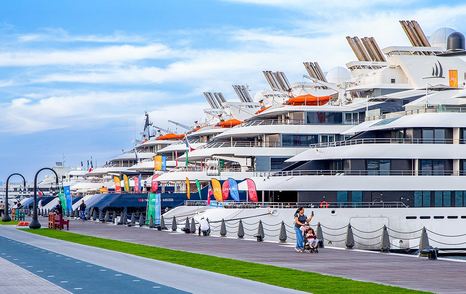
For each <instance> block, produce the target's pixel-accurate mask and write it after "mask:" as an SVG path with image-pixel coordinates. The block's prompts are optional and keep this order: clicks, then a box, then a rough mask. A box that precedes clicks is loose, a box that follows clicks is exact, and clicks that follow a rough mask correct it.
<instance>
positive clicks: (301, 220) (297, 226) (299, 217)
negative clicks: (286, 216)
mask: <svg viewBox="0 0 466 294" xmlns="http://www.w3.org/2000/svg"><path fill="white" fill-rule="evenodd" d="M313 217H314V212H312V214H311V216H310V217H309V218H308V217H307V216H306V215H305V214H304V207H299V208H298V209H297V210H296V212H295V214H294V231H295V233H296V247H295V250H296V252H303V251H304V236H303V232H302V231H301V227H302V226H304V225H305V224H306V223H309V222H311V220H312V218H313Z"/></svg>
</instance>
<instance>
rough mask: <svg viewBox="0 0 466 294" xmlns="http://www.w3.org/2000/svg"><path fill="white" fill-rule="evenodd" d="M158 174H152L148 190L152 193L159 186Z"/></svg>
mask: <svg viewBox="0 0 466 294" xmlns="http://www.w3.org/2000/svg"><path fill="white" fill-rule="evenodd" d="M158 176H159V175H153V176H152V183H151V189H150V191H151V192H152V193H155V192H157V189H158V188H159V182H157V178H158Z"/></svg>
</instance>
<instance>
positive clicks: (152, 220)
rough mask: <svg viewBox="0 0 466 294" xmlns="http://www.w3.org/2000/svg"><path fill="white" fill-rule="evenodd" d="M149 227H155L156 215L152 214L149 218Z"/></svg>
mask: <svg viewBox="0 0 466 294" xmlns="http://www.w3.org/2000/svg"><path fill="white" fill-rule="evenodd" d="M149 228H151V229H153V228H155V224H154V217H153V216H152V215H151V216H150V218H149Z"/></svg>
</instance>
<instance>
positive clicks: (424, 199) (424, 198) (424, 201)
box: [414, 191, 430, 207]
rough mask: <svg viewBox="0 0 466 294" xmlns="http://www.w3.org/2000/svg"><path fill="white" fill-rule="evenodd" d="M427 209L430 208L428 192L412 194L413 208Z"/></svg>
mask: <svg viewBox="0 0 466 294" xmlns="http://www.w3.org/2000/svg"><path fill="white" fill-rule="evenodd" d="M423 206H424V207H429V206H430V192H429V191H416V192H414V207H423Z"/></svg>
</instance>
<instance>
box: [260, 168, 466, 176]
mask: <svg viewBox="0 0 466 294" xmlns="http://www.w3.org/2000/svg"><path fill="white" fill-rule="evenodd" d="M464 175H466V171H454V170H443V171H422V170H419V171H417V174H416V171H415V170H389V171H388V170H387V171H381V170H290V171H267V172H254V174H253V176H254V177H284V176H464Z"/></svg>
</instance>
